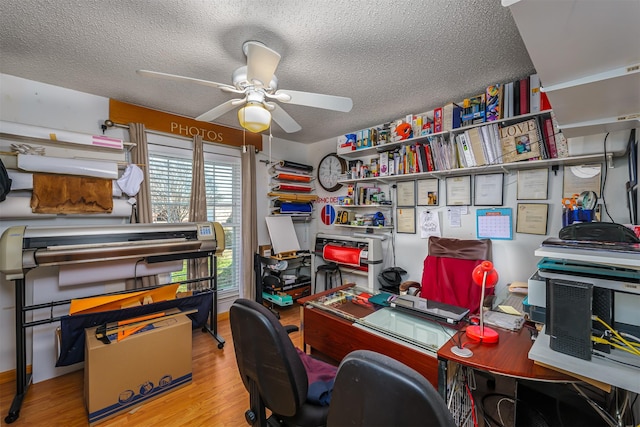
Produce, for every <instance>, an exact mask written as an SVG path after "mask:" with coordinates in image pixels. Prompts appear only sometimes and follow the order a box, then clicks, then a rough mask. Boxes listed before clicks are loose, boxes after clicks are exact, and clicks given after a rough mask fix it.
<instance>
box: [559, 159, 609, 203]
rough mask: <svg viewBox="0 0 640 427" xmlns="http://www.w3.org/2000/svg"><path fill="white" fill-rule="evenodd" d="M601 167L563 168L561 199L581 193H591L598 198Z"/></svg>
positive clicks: (595, 165) (597, 165)
mask: <svg viewBox="0 0 640 427" xmlns="http://www.w3.org/2000/svg"><path fill="white" fill-rule="evenodd" d="M601 179H602V165H600V164H593V165H580V166H565V167H564V179H563V183H562V184H563V188H562V197H563V198H572V197H573V195H574V194H580V193H582V192H583V191H593V192H594V193H596V196H597V197H600V185H601V181H600V180H601Z"/></svg>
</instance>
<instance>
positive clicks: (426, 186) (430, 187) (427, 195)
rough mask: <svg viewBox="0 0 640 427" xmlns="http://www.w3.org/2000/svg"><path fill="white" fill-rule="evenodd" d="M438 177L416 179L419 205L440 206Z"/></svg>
mask: <svg viewBox="0 0 640 427" xmlns="http://www.w3.org/2000/svg"><path fill="white" fill-rule="evenodd" d="M439 183H440V180H439V179H438V178H429V179H419V180H418V181H416V185H417V187H418V189H417V193H418V206H438V205H439V204H440V201H439V200H438V185H439Z"/></svg>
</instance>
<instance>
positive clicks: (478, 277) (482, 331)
mask: <svg viewBox="0 0 640 427" xmlns="http://www.w3.org/2000/svg"><path fill="white" fill-rule="evenodd" d="M471 278H472V279H473V281H474V282H475V283H476V284H478V285H480V286H482V293H481V294H480V324H479V325H472V326H468V327H467V336H468V337H469V338H471V339H472V340H474V341H480V342H481V343H487V344H495V343H497V342H498V333H497V332H496V331H494V330H493V329H491V328H485V326H484V314H483V312H484V310H483V306H484V291H485V289H486V288H487V287H493V286H495V285H496V283H498V272H497V271H496V270H494V268H493V263H492V262H491V261H482V262H481V263H480V264H478V265H477V266H476V268H474V269H473V272H472V273H471Z"/></svg>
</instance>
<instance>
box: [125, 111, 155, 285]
mask: <svg viewBox="0 0 640 427" xmlns="http://www.w3.org/2000/svg"><path fill="white" fill-rule="evenodd" d="M129 140H130V141H131V142H132V143H134V144H135V147H134V148H133V149H132V150H131V161H132V163H135V164H137V165H139V166H140V168H141V169H142V171H143V172H144V179H143V181H142V183H141V184H140V191H139V192H138V194H137V197H136V199H137V201H136V206H135V214H134V217H133V218H132V221H131V222H137V223H141V224H146V223H151V222H153V216H152V214H151V190H150V189H149V168H148V167H147V165H148V164H149V150H148V147H147V133H146V130H145V128H144V124H142V123H129ZM156 285H158V277H157V276H155V275H154V276H147V277H142V278H140V280H139V281H138V283H135V282H134V281H132V280H128V281H127V288H128V289H132V288H139V287H148V286H156Z"/></svg>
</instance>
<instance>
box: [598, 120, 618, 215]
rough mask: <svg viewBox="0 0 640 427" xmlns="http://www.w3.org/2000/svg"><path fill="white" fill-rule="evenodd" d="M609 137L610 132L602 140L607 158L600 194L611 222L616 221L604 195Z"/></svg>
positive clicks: (605, 157)
mask: <svg viewBox="0 0 640 427" xmlns="http://www.w3.org/2000/svg"><path fill="white" fill-rule="evenodd" d="M608 138H609V132H607V134H606V135H605V136H604V141H603V142H602V145H603V150H604V159H605V166H604V168H603V169H604V171H603V173H602V187H601V188H600V195H601V196H602V207H604V211H605V213H606V214H607V216H608V217H609V220H610V221H611V222H615V221H614V220H613V218H611V215H610V214H609V209H607V201H606V200H605V197H604V190H605V186H606V185H607V175H608V173H607V164H606V160H607V139H608Z"/></svg>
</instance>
